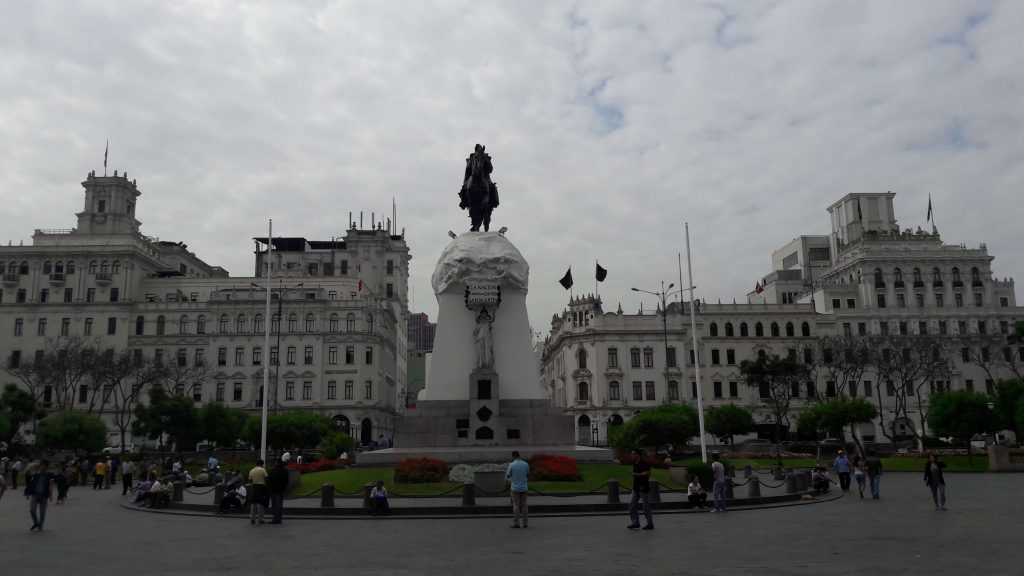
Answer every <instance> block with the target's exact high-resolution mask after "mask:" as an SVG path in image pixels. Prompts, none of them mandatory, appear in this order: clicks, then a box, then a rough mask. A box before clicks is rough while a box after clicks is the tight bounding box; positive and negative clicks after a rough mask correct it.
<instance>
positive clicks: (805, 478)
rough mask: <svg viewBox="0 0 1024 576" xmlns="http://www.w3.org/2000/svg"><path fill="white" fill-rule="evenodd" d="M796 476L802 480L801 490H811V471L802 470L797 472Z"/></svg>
mask: <svg viewBox="0 0 1024 576" xmlns="http://www.w3.org/2000/svg"><path fill="white" fill-rule="evenodd" d="M796 477H797V479H798V480H799V481H800V490H801V491H806V490H810V489H811V473H810V472H809V471H808V472H801V473H799V474H797V475H796Z"/></svg>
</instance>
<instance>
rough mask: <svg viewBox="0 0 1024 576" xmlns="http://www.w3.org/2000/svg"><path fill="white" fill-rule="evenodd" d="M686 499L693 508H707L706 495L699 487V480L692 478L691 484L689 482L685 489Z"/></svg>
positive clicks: (702, 488)
mask: <svg viewBox="0 0 1024 576" xmlns="http://www.w3.org/2000/svg"><path fill="white" fill-rule="evenodd" d="M686 499H687V500H689V501H690V504H693V507H694V508H699V509H701V510H703V509H705V508H707V502H708V493H707V492H705V491H704V487H703V486H701V485H700V478H698V477H696V476H694V477H693V482H690V484H689V485H688V486H687V487H686Z"/></svg>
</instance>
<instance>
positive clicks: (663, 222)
mask: <svg viewBox="0 0 1024 576" xmlns="http://www.w3.org/2000/svg"><path fill="white" fill-rule="evenodd" d="M2 8H3V11H2V13H3V14H4V20H5V22H6V25H5V26H4V30H3V32H2V33H0V149H2V151H3V153H2V154H0V198H2V200H3V206H4V209H3V211H2V212H0V238H2V240H3V241H6V240H8V239H11V240H13V242H14V243H15V244H17V243H18V242H20V241H22V240H24V241H25V242H26V243H28V242H29V239H30V237H31V235H32V232H33V229H35V228H71V227H73V226H74V225H75V213H76V212H78V211H80V210H81V208H82V199H83V192H82V189H81V187H80V185H79V182H80V181H82V180H83V179H84V177H85V175H86V174H87V172H88V171H90V170H98V171H99V172H102V169H103V166H102V161H103V147H104V142H105V141H106V139H107V138H109V139H110V172H111V173H112V172H113V170H114V169H118V170H120V171H125V170H127V171H128V172H129V175H130V177H132V178H135V179H137V180H138V183H139V187H140V189H141V190H142V192H143V196H142V198H140V202H139V204H138V218H139V220H141V221H142V230H143V233H145V234H147V235H151V236H157V237H159V238H161V239H164V240H175V241H178V240H182V241H185V242H187V243H188V244H189V247H190V249H191V250H193V251H195V252H196V253H197V254H198V255H199V256H200V257H202V258H203V259H205V260H206V261H207V262H210V263H211V264H215V265H220V266H223V267H225V268H227V269H228V270H229V271H230V272H231V274H232V275H236V276H238V275H241V276H244V275H252V273H253V261H252V248H253V245H252V241H251V238H252V237H253V236H258V235H265V233H266V221H267V218H268V217H273V219H274V232H275V235H278V234H280V235H286V236H305V237H307V238H309V239H321V240H324V239H330V238H331V237H332V236H341V235H343V233H344V229H345V228H346V225H345V223H346V220H347V218H348V213H349V212H350V211H351V212H355V213H357V214H358V212H359V211H363V212H364V213H365V214H366V221H367V225H368V223H369V213H370V212H371V211H373V212H376V213H378V214H380V213H381V212H385V213H388V214H390V211H391V199H392V197H394V198H395V201H396V202H397V203H398V226H399V227H400V228H404V229H405V231H406V238H407V240H408V242H409V245H410V247H411V251H412V255H413V260H412V266H411V274H412V281H413V284H414V286H415V304H414V310H417V311H426V312H428V313H429V314H430V315H431V317H432V318H434V317H436V301H435V300H434V298H433V295H432V293H431V290H430V274H431V272H432V271H433V268H434V265H435V263H436V261H437V257H438V255H439V254H440V251H441V249H442V248H443V246H444V245H445V244H446V243H447V242H448V237H447V235H446V232H447V231H448V230H449V229H450V230H455V231H457V232H461V231H463V230H467V229H468V227H469V220H468V216H467V215H466V213H465V212H462V211H460V210H459V209H458V199H457V196H456V194H457V192H458V188H459V185H460V181H461V178H462V171H463V168H464V165H465V164H464V159H465V157H466V156H467V154H468V153H469V152H470V151H471V150H472V147H473V144H475V143H476V142H480V143H482V144H485V145H486V146H487V150H488V152H490V153H491V155H492V157H493V159H494V174H493V178H494V180H495V181H496V182H497V183H498V185H499V187H500V190H501V194H502V204H501V207H500V208H498V209H497V210H496V211H495V213H494V220H493V224H494V228H498V227H501V226H508V228H509V231H508V236H509V238H510V239H511V240H512V241H513V242H514V243H515V244H516V245H517V246H518V247H519V249H520V250H521V251H522V252H523V254H524V255H525V256H526V258H527V259H528V260H529V261H530V264H531V267H532V270H531V286H530V297H529V306H530V310H531V316H532V320H533V323H534V326H535V330H538V331H546V330H547V328H548V319H550V317H551V315H552V314H553V313H556V312H558V311H560V310H562V308H563V307H564V306H565V305H566V301H567V297H568V294H567V293H566V292H564V291H563V290H562V288H561V287H560V286H559V285H558V284H557V283H556V281H557V280H558V278H560V277H561V276H562V274H563V273H564V272H565V269H566V268H567V267H569V266H572V267H573V275H574V276H575V278H576V291H577V293H578V292H579V291H585V292H590V291H593V289H594V281H593V270H594V261H595V260H596V259H600V262H601V264H602V265H603V266H604V267H605V268H607V269H608V270H609V275H608V279H607V280H606V281H605V282H604V283H603V284H602V285H601V294H602V297H603V298H604V300H605V309H606V310H615V308H616V306H617V305H618V303H620V302H621V303H622V307H623V309H624V310H626V311H627V312H635V311H636V310H637V309H638V308H639V307H640V305H641V304H643V305H644V306H645V307H653V305H654V303H653V301H652V300H651V299H647V300H642V299H641V298H638V296H639V295H638V294H636V293H634V292H631V291H630V290H629V288H630V287H631V286H637V287H640V288H644V289H656V288H657V287H658V286H659V282H660V281H661V280H665V282H666V283H668V282H670V281H676V282H678V274H679V273H678V269H677V265H676V263H677V253H679V252H681V251H684V250H685V245H684V236H683V223H684V222H686V221H688V222H689V223H690V234H691V241H692V244H693V265H694V277H695V283H696V284H697V285H698V286H699V288H698V290H697V296H698V297H699V298H704V299H707V300H708V301H711V302H715V301H717V300H718V299H719V298H721V300H722V301H723V302H725V301H730V302H731V301H732V299H733V298H736V299H737V300H738V301H742V300H743V299H744V297H745V294H746V293H747V292H748V291H749V290H751V289H752V288H753V286H754V282H755V280H756V279H757V278H759V277H761V276H762V275H764V274H766V273H768V272H770V260H769V256H770V253H771V251H772V250H773V249H775V248H778V247H780V246H781V245H783V244H784V243H786V242H788V241H789V240H790V239H792V238H794V237H797V236H799V235H801V234H824V233H827V232H828V231H829V221H828V217H827V214H826V213H825V208H826V207H827V206H828V205H830V204H831V203H832V202H834V201H835V200H838V199H839V198H840V197H842V196H843V195H845V194H847V193H850V192H879V191H886V190H892V191H893V192H896V193H897V196H896V209H897V216H898V218H899V220H900V223H901V225H902V226H904V227H916V226H918V225H921V226H925V215H926V214H925V212H926V207H927V201H928V195H929V194H931V197H932V202H933V205H934V210H935V215H936V219H937V224H938V228H939V231H940V232H941V233H942V235H943V238H944V239H945V240H946V241H947V242H950V243H966V244H968V245H977V244H978V243H981V242H986V243H987V244H988V247H989V251H990V253H991V254H993V255H995V256H996V257H997V260H996V262H995V263H994V270H995V273H996V275H997V276H999V277H1003V276H1007V277H1009V276H1016V277H1020V276H1021V271H1022V270H1024V254H1022V253H1021V252H1022V251H1021V250H1020V248H1021V243H1020V219H1021V214H1022V213H1024V212H1022V208H1024V201H1022V200H1021V193H1022V188H1024V187H1022V183H1024V168H1022V158H1024V137H1022V134H1024V131H1022V130H1024V126H1022V122H1024V97H1022V94H1024V92H1022V88H1024V86H1022V82H1024V67H1022V66H1021V65H1020V62H1021V55H1022V44H1021V40H1020V35H1019V34H1020V29H1021V26H1022V25H1024V3H1022V2H977V1H970V2H934V1H921V2H867V3H865V2H854V1H849V2H818V1H813V2H789V1H780V2H743V3H715V2H700V3H697V2H627V1H617V2H579V3H567V2H546V1H545V2H541V1H536V2H527V1H516V2H479V1H475V2H452V1H445V2H437V3H433V2H424V1H419V0H417V1H408V2H358V3H350V2H237V3H236V2H222V3H207V2H178V1H175V2H87V1H80V2H48V1H27V0H26V1H17V0H8V1H4V2H3V3H2ZM684 257H685V255H684ZM684 273H685V271H684Z"/></svg>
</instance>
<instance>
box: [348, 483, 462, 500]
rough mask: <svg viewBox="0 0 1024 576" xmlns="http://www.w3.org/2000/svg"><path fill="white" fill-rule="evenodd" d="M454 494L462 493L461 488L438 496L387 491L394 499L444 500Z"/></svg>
mask: <svg viewBox="0 0 1024 576" xmlns="http://www.w3.org/2000/svg"><path fill="white" fill-rule="evenodd" d="M359 492H360V493H361V492H362V490H360V491H359ZM455 492H462V486H456V487H454V488H452V489H451V490H445V491H444V492H441V493H440V494H401V493H399V492H396V491H394V490H389V491H388V495H389V496H395V497H398V498H444V497H445V496H447V495H449V494H453V493H455Z"/></svg>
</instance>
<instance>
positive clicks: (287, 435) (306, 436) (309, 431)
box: [242, 410, 337, 450]
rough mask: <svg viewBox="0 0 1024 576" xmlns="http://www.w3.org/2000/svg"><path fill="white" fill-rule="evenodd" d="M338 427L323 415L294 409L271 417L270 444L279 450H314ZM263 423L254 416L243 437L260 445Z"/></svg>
mask: <svg viewBox="0 0 1024 576" xmlns="http://www.w3.org/2000/svg"><path fill="white" fill-rule="evenodd" d="M336 430H337V424H335V422H334V421H333V420H331V419H330V418H327V417H326V416H319V415H317V414H313V413H311V412H306V411H304V410H291V411H288V412H282V413H281V414H274V415H272V416H268V417H267V445H268V446H273V447H274V448H275V449H278V450H280V449H285V448H292V447H295V448H313V447H316V446H319V445H320V442H321V441H322V440H323V439H324V437H326V436H327V435H328V434H330V433H331V432H334V431H336ZM260 434H261V420H260V417H259V416H255V415H254V416H250V417H249V420H248V421H247V422H246V423H245V428H244V429H243V432H242V435H243V438H245V439H246V440H248V441H249V442H251V443H252V444H253V446H259V444H260Z"/></svg>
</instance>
